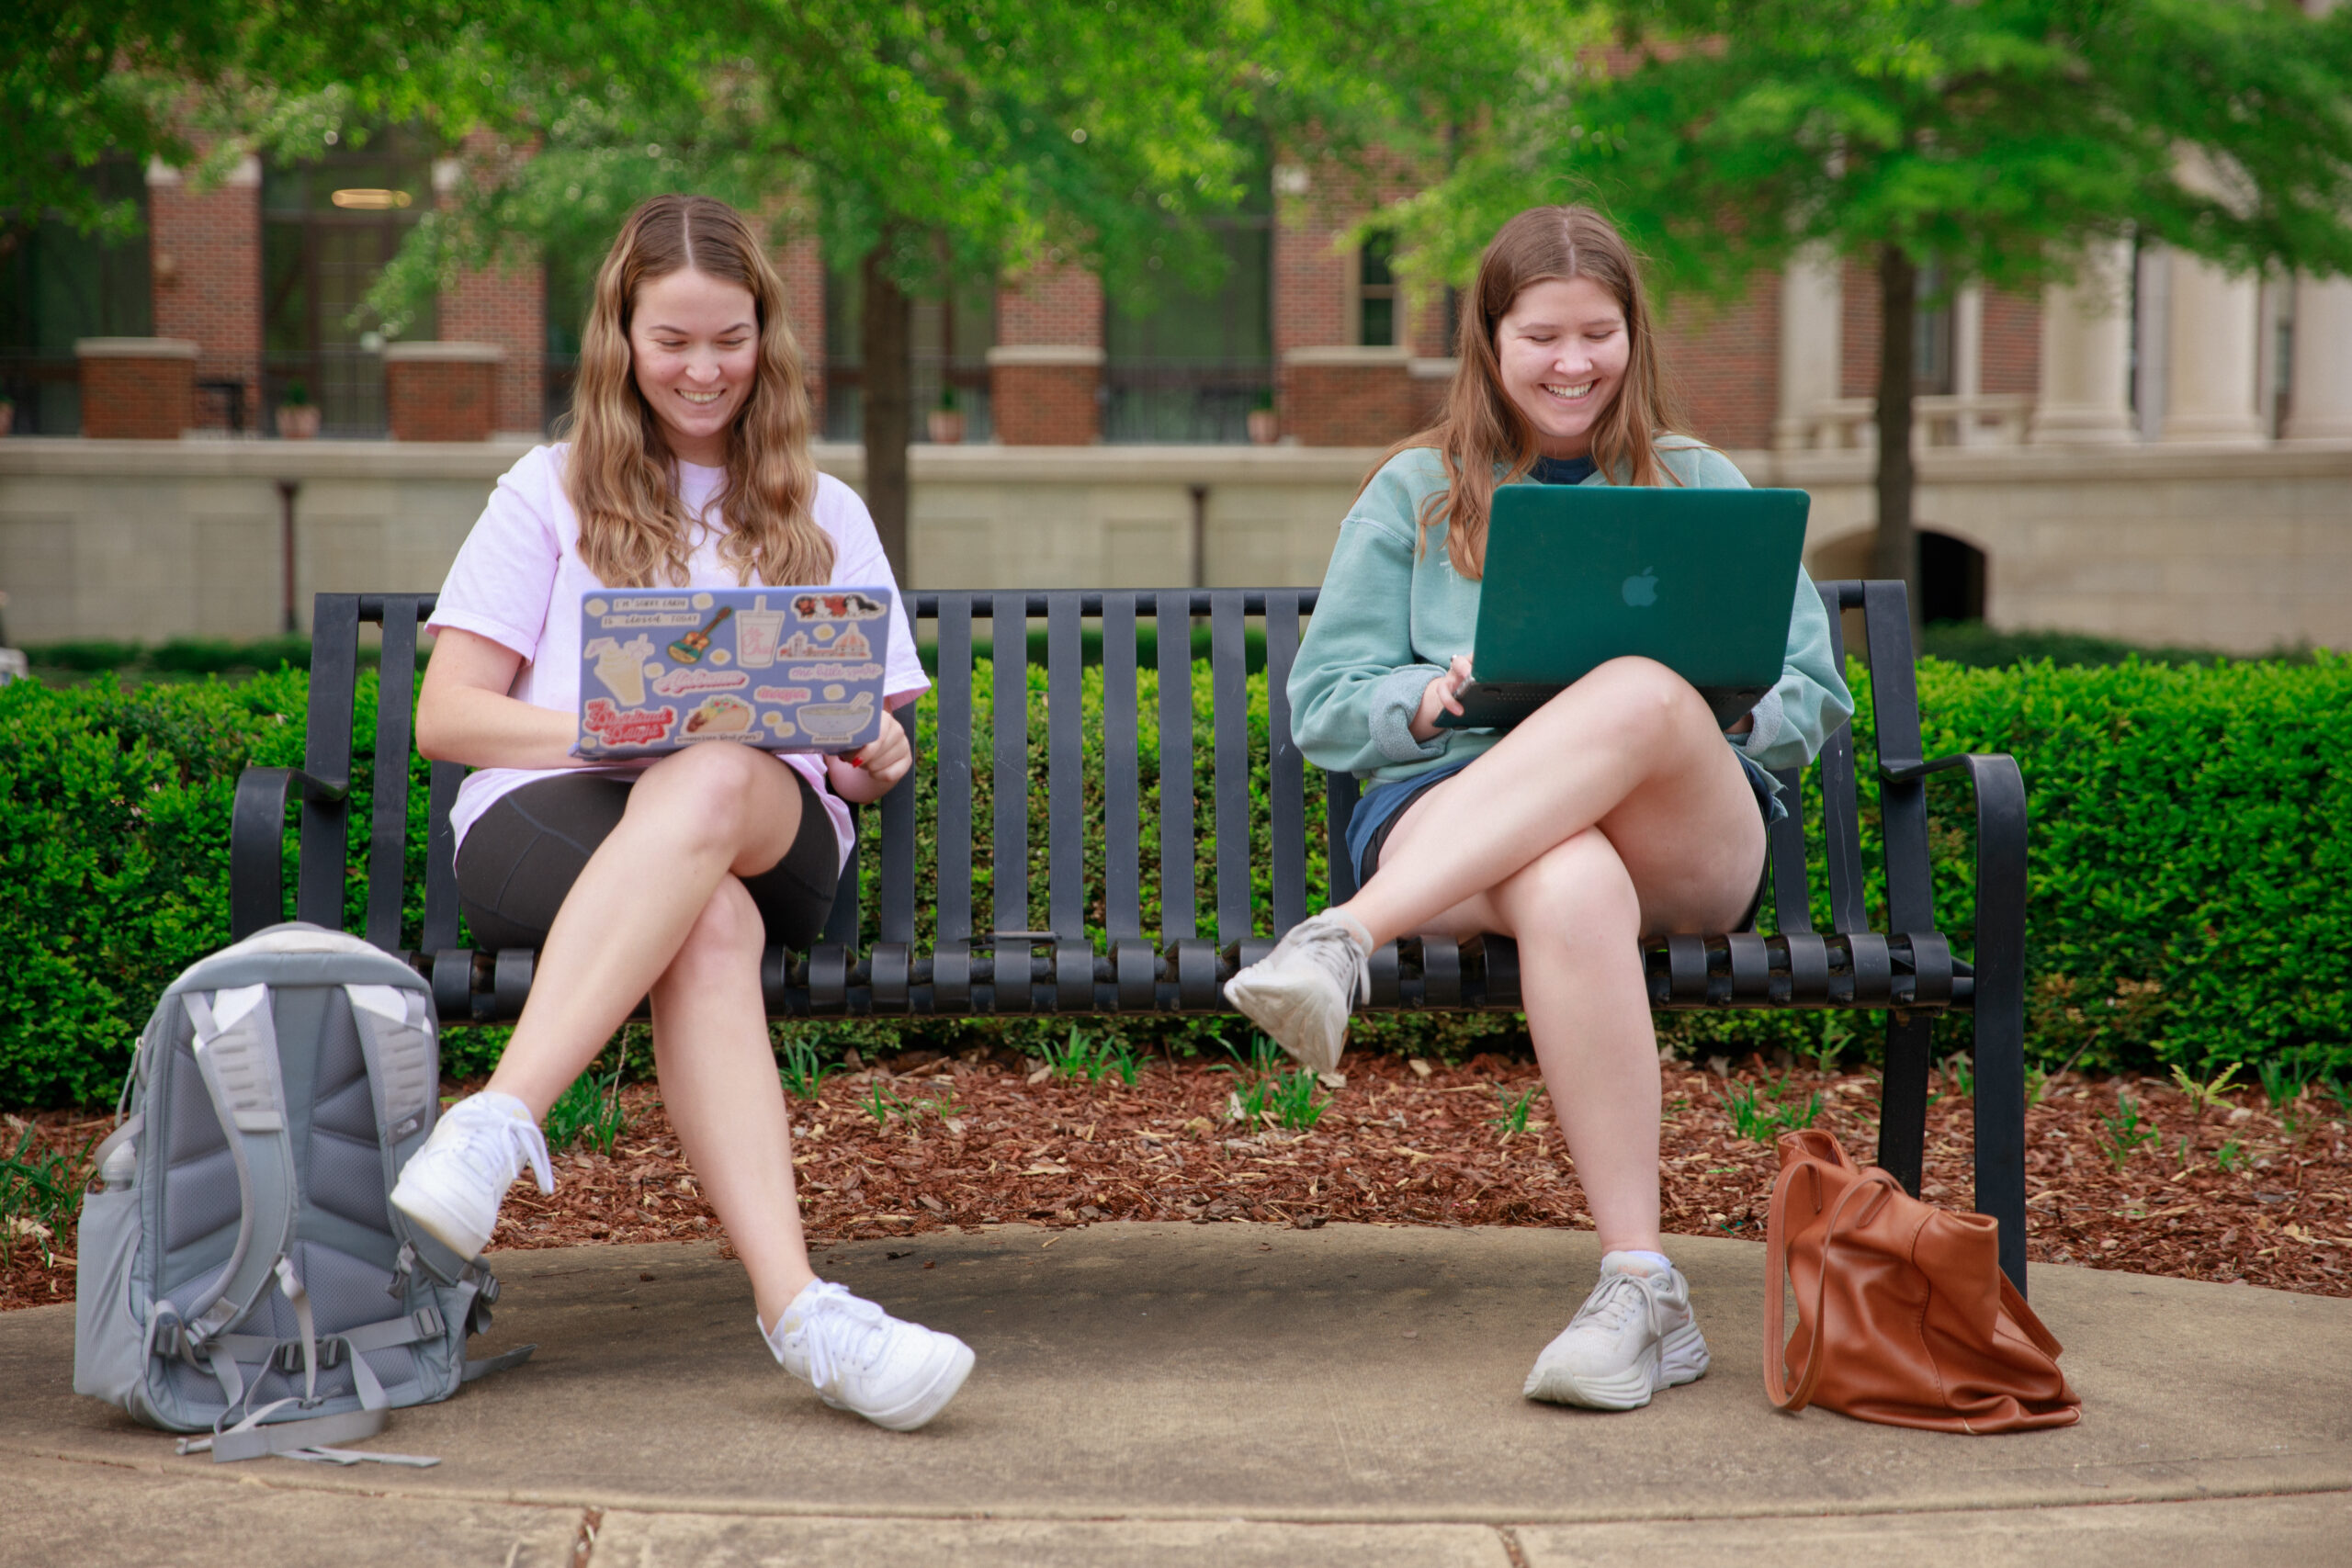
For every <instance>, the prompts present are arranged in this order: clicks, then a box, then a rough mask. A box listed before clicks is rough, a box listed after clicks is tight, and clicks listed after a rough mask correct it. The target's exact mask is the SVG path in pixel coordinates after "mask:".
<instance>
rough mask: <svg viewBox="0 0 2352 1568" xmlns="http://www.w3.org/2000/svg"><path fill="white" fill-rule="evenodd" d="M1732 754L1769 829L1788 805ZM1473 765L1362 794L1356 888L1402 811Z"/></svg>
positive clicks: (1449, 766)
mask: <svg viewBox="0 0 2352 1568" xmlns="http://www.w3.org/2000/svg"><path fill="white" fill-rule="evenodd" d="M1732 754H1733V755H1734V756H1736V757H1737V758H1738V759H1739V768H1740V772H1742V773H1746V774H1747V786H1748V788H1750V789H1752V790H1754V791H1755V792H1756V808H1757V810H1758V811H1759V812H1761V813H1763V816H1764V826H1765V827H1766V828H1768V829H1769V828H1770V827H1771V826H1772V824H1773V823H1775V822H1778V821H1779V820H1780V819H1781V818H1783V817H1786V816H1787V815H1788V814H1789V807H1788V803H1787V802H1786V801H1783V800H1782V799H1781V795H1780V788H1779V785H1778V784H1776V783H1775V782H1774V781H1773V778H1772V775H1771V774H1770V773H1766V772H1765V771H1764V769H1763V767H1762V766H1761V765H1760V764H1759V763H1758V762H1757V761H1756V760H1755V759H1754V758H1752V757H1750V756H1749V755H1748V754H1747V752H1745V751H1742V750H1739V748H1737V747H1736V746H1735V747H1733V748H1732ZM1474 761H1477V759H1476V757H1471V758H1465V759H1464V760H1463V761H1459V762H1446V763H1442V764H1441V765H1439V766H1437V767H1434V768H1431V769H1430V771H1429V772H1428V773H1416V774H1414V775H1413V776H1412V777H1411V778H1409V779H1396V780H1392V781H1391V782H1389V783H1387V784H1374V785H1373V786H1372V787H1371V788H1370V789H1368V790H1366V791H1364V792H1363V795H1362V796H1361V797H1359V798H1358V799H1357V801H1356V809H1355V815H1353V816H1352V817H1350V818H1348V858H1349V859H1350V860H1351V861H1352V862H1354V863H1355V867H1356V881H1357V884H1358V885H1359V886H1361V885H1363V883H1366V882H1369V881H1371V880H1372V874H1373V873H1374V871H1377V870H1378V869H1379V868H1380V849H1381V846H1382V845H1383V844H1385V843H1386V842H1387V841H1388V834H1389V830H1390V829H1393V828H1395V827H1396V826H1397V822H1398V820H1399V819H1400V818H1403V817H1404V815H1405V808H1406V807H1408V806H1410V805H1412V804H1413V802H1415V801H1417V800H1419V799H1420V797H1421V796H1423V795H1427V794H1428V793H1429V792H1430V791H1431V790H1433V789H1435V788H1436V787H1437V786H1438V785H1440V784H1443V783H1444V782H1445V781H1446V780H1448V779H1450V778H1452V777H1453V775H1454V774H1456V773H1460V772H1461V771H1462V770H1463V769H1464V768H1466V767H1468V766H1469V765H1470V764H1471V763H1472V762H1474ZM1753 918H1754V917H1753V915H1752V914H1751V915H1750V919H1753Z"/></svg>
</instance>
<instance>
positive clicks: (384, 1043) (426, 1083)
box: [343, 985, 466, 1295]
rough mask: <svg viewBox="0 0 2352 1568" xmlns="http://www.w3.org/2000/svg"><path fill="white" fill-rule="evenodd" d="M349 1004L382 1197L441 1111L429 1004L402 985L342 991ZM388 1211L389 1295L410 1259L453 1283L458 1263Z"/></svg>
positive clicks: (459, 1269) (438, 1054) (438, 1067)
mask: <svg viewBox="0 0 2352 1568" xmlns="http://www.w3.org/2000/svg"><path fill="white" fill-rule="evenodd" d="M343 994H344V997H345V999H346V1000H347V1001H349V1002H350V1004H351V1023H352V1027H353V1028H354V1029H356V1031H358V1033H359V1051H360V1055H362V1056H363V1057H364V1058H365V1059H366V1061H367V1064H368V1093H369V1094H370V1095H372V1096H373V1097H374V1099H375V1107H376V1142H377V1145H378V1146H379V1148H380V1149H381V1150H382V1151H383V1160H384V1190H386V1191H387V1192H389V1191H390V1190H391V1189H392V1183H393V1182H395V1181H397V1180H398V1179H400V1173H401V1167H402V1166H405V1165H406V1164H408V1162H409V1156H412V1155H413V1154H415V1153H416V1151H417V1150H418V1149H420V1148H423V1147H424V1140H425V1137H426V1136H427V1134H430V1133H431V1132H432V1131H433V1124H434V1122H435V1121H436V1120H438V1115H439V1111H440V1108H441V1050H440V1043H439V1042H438V1040H437V1039H436V1038H435V1021H434V1017H433V1001H432V998H431V997H429V996H428V995H427V994H426V993H425V992H424V991H423V990H422V989H419V990H409V989H407V988H406V987H401V986H351V985H347V986H345V987H343ZM387 1208H388V1209H389V1210H390V1215H391V1221H392V1234H393V1235H394V1236H396V1237H397V1238H398V1239H399V1240H400V1242H401V1267H400V1268H398V1269H395V1271H394V1279H393V1281H392V1293H393V1294H395V1295H398V1294H400V1293H401V1275H404V1274H405V1273H406V1272H407V1264H408V1262H409V1260H411V1259H415V1260H417V1261H421V1262H423V1263H424V1265H425V1267H426V1268H427V1269H430V1270H432V1272H433V1274H434V1276H435V1278H437V1279H439V1280H444V1281H452V1282H454V1281H455V1280H458V1278H459V1276H460V1275H461V1274H462V1273H463V1272H464V1269H465V1267H466V1259H464V1258H459V1257H458V1255H457V1254H456V1253H454V1252H452V1251H450V1250H449V1249H448V1248H447V1247H444V1246H442V1245H441V1243H439V1242H438V1241H435V1239H434V1238H433V1237H432V1236H430V1235H426V1234H425V1233H424V1231H423V1230H422V1229H420V1228H418V1227H417V1226H416V1225H415V1224H413V1223H412V1222H411V1221H410V1219H409V1217H408V1216H407V1215H406V1214H404V1213H401V1212H400V1211H399V1210H398V1209H391V1208H390V1205H387Z"/></svg>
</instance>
